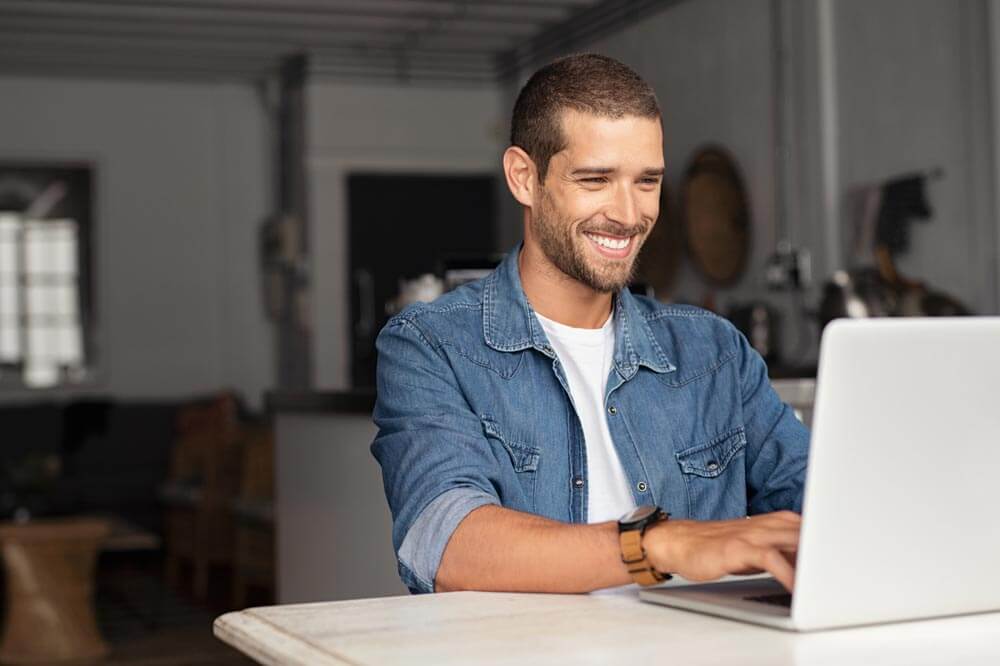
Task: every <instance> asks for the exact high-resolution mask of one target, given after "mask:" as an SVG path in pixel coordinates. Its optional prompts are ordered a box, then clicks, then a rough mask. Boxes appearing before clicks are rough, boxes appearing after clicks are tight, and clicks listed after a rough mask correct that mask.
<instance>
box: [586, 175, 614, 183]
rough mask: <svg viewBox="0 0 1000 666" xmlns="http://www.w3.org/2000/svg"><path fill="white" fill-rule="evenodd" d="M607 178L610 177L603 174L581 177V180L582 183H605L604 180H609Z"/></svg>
mask: <svg viewBox="0 0 1000 666" xmlns="http://www.w3.org/2000/svg"><path fill="white" fill-rule="evenodd" d="M607 180H608V179H607V178H604V177H603V176H595V177H593V178H581V179H580V182H582V183H604V182H607Z"/></svg>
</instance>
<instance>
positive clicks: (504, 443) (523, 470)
mask: <svg viewBox="0 0 1000 666" xmlns="http://www.w3.org/2000/svg"><path fill="white" fill-rule="evenodd" d="M481 419H482V422H483V432H484V433H485V434H486V438H487V439H488V440H489V441H490V444H491V445H492V446H494V447H497V446H499V447H501V448H502V450H503V451H505V452H506V457H508V458H510V466H509V467H506V465H504V464H503V458H504V454H503V452H501V451H496V453H495V455H496V456H497V460H499V461H500V462H501V465H500V474H499V476H498V478H497V479H496V480H495V484H496V490H497V494H498V495H499V496H500V502H501V503H502V504H503V506H505V507H507V508H508V509H514V510H517V511H527V512H529V513H535V484H536V479H537V476H538V475H537V474H536V471H537V470H538V460H539V458H540V457H541V451H540V450H539V449H537V448H535V447H533V446H528V445H527V444H523V443H520V442H516V441H511V440H510V439H508V438H507V437H504V435H503V433H502V432H501V430H500V426H499V425H497V422H496V421H494V420H493V419H492V418H491V417H490V416H486V415H483V416H482V417H481ZM504 467H506V470H505V469H504Z"/></svg>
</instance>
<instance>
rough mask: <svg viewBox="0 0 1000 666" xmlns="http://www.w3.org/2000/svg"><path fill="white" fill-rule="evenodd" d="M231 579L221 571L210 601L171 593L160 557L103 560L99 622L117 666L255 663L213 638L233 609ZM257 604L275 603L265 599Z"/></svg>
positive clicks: (97, 599) (99, 579) (99, 578)
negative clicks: (224, 615)
mask: <svg viewBox="0 0 1000 666" xmlns="http://www.w3.org/2000/svg"><path fill="white" fill-rule="evenodd" d="M228 592H229V577H228V575H227V572H225V571H219V572H215V574H214V575H213V578H212V585H211V587H210V590H209V597H210V598H209V600H208V601H207V602H197V601H195V600H194V599H193V598H191V597H190V595H188V594H185V592H184V591H183V590H180V591H177V590H170V589H168V588H167V586H166V584H165V582H164V580H163V567H162V561H161V560H160V559H159V558H158V557H147V558H145V559H143V558H134V557H133V558H132V559H129V558H127V557H124V558H121V557H120V558H117V559H114V558H102V560H101V562H100V564H99V566H98V576H97V588H96V591H95V605H96V607H97V620H98V624H99V626H100V628H101V632H102V633H103V635H104V637H105V640H107V641H108V643H110V645H111V654H110V655H109V657H108V658H107V659H106V660H105V661H104V662H103V663H105V664H109V665H114V666H124V665H126V664H127V665H129V666H139V665H143V666H146V665H148V666H203V665H204V666H208V665H210V664H211V665H216V664H218V665H220V666H230V665H232V666H236V665H246V664H254V663H255V662H253V661H252V660H250V659H248V658H246V657H244V656H243V655H242V654H240V653H239V652H237V651H236V650H234V649H233V648H231V647H229V646H228V645H226V644H225V643H223V642H221V641H220V640H218V639H217V638H215V637H214V636H213V635H212V621H213V620H214V619H215V618H216V617H217V616H219V615H220V614H222V613H225V612H227V611H229V610H232V609H231V608H229V607H228V606H227V599H228ZM251 601H252V602H253V605H262V604H266V603H270V600H269V599H267V598H266V597H263V596H262V595H258V597H257V598H251Z"/></svg>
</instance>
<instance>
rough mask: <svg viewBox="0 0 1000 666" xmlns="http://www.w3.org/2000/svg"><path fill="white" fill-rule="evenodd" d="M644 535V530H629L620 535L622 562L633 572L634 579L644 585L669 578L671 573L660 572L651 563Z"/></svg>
mask: <svg viewBox="0 0 1000 666" xmlns="http://www.w3.org/2000/svg"><path fill="white" fill-rule="evenodd" d="M642 535H643V530H627V531H625V532H621V533H620V534H619V535H618V540H619V543H620V544H621V549H622V562H624V563H625V566H626V567H627V568H628V572H629V573H630V574H632V579H633V580H634V581H635V582H637V583H638V584H639V585H644V586H648V585H655V584H656V583H661V582H663V581H665V580H669V579H670V576H669V575H665V574H662V573H660V572H659V571H657V570H656V569H654V568H653V565H652V564H650V563H649V560H648V559H647V558H646V551H645V549H644V548H643V547H642Z"/></svg>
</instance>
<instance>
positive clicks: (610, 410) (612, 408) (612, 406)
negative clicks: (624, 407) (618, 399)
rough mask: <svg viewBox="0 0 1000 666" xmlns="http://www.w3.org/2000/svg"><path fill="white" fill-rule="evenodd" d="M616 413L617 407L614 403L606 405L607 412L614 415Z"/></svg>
mask: <svg viewBox="0 0 1000 666" xmlns="http://www.w3.org/2000/svg"><path fill="white" fill-rule="evenodd" d="M617 413H618V408H617V407H615V406H614V405H611V406H610V407H608V414H611V415H612V416H614V415H615V414H617Z"/></svg>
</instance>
